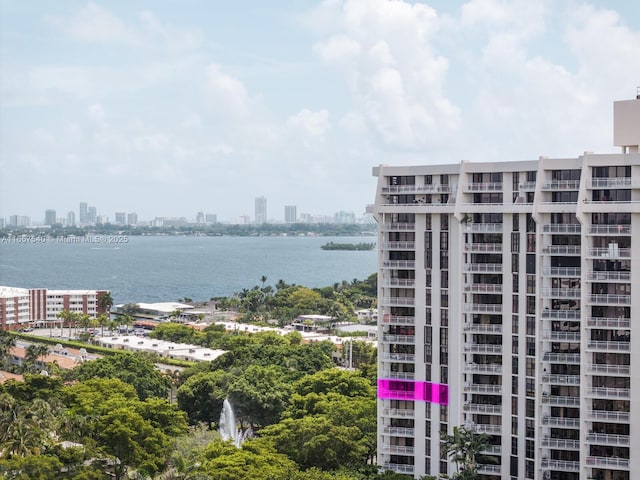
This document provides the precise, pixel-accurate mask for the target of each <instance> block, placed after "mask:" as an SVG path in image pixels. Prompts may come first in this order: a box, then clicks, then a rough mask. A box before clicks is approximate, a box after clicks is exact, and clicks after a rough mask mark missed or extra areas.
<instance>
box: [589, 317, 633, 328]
mask: <svg viewBox="0 0 640 480" xmlns="http://www.w3.org/2000/svg"><path fill="white" fill-rule="evenodd" d="M587 327H592V328H593V327H596V328H622V329H625V328H631V320H630V319H628V318H621V317H620V318H610V317H588V318H587Z"/></svg>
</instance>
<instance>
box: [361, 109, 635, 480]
mask: <svg viewBox="0 0 640 480" xmlns="http://www.w3.org/2000/svg"><path fill="white" fill-rule="evenodd" d="M614 131H615V133H614V143H615V144H616V145H617V146H619V147H621V150H622V153H619V154H599V155H596V154H592V153H585V154H584V155H580V156H579V157H576V158H556V159H550V158H542V157H541V158H540V159H538V160H534V161H518V162H505V163H469V162H461V163H460V164H451V165H428V166H403V167H400V166H398V167H390V166H380V167H376V168H374V175H375V176H377V177H378V186H377V192H376V199H375V205H373V206H372V207H369V211H370V212H371V213H373V214H374V215H375V218H376V220H377V222H378V227H379V228H378V231H379V233H378V236H379V238H378V245H379V252H378V254H379V272H378V285H379V286H378V295H379V316H378V318H379V326H378V330H379V332H378V333H379V337H378V338H379V339H380V340H379V348H378V359H379V360H378V463H379V464H380V465H381V466H384V467H386V468H388V469H391V470H394V471H396V472H399V473H406V474H411V475H413V476H414V477H416V478H418V477H420V476H422V475H434V476H437V475H438V474H439V473H448V474H449V475H451V474H452V473H454V471H455V466H454V465H452V463H451V461H450V460H449V458H447V455H446V452H445V449H444V446H443V444H442V442H441V436H440V435H441V432H446V433H448V434H452V433H453V429H454V427H456V426H464V427H466V428H467V429H469V430H472V431H475V432H479V433H486V434H488V435H489V439H490V442H489V443H490V445H489V447H488V448H487V450H486V451H485V452H483V453H484V456H483V457H481V464H480V465H479V472H480V478H482V479H490V480H499V479H512V480H515V479H518V480H519V479H536V480H538V479H540V480H543V479H549V480H554V479H555V480H560V479H562V480H578V479H602V480H632V479H637V478H640V456H638V455H636V457H634V458H631V455H630V454H631V452H634V451H635V452H639V451H640V402H638V401H637V399H638V398H640V360H639V359H640V343H638V341H636V346H635V347H634V346H633V343H632V342H631V339H632V338H635V339H636V340H638V338H640V322H636V321H632V318H638V315H639V314H640V295H638V294H637V293H638V291H639V290H638V289H639V288H640V263H639V260H640V259H639V257H638V255H639V254H638V252H640V153H639V152H638V145H640V97H639V98H638V99H636V100H630V101H622V102H615V103H614ZM634 252H635V253H634ZM634 288H635V290H633V289H634ZM633 291H635V292H636V294H635V295H633V294H632V292H633ZM634 365H635V367H634ZM633 398H636V400H635V401H632V399H633Z"/></svg>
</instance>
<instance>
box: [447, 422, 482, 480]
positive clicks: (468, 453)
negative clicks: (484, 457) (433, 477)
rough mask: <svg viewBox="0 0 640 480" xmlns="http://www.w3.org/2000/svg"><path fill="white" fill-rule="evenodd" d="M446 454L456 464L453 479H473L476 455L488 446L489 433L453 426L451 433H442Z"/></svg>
mask: <svg viewBox="0 0 640 480" xmlns="http://www.w3.org/2000/svg"><path fill="white" fill-rule="evenodd" d="M442 440H443V441H444V443H445V446H446V449H447V454H448V455H449V457H451V460H453V462H454V463H455V464H456V470H457V472H456V473H455V474H454V475H453V477H452V478H453V479H454V480H473V479H475V478H477V477H478V459H477V457H478V455H479V454H480V453H481V452H482V451H484V450H486V449H487V447H488V446H489V435H487V434H484V433H483V434H480V433H476V432H474V431H473V430H467V429H466V428H465V427H453V435H447V434H445V433H443V435H442Z"/></svg>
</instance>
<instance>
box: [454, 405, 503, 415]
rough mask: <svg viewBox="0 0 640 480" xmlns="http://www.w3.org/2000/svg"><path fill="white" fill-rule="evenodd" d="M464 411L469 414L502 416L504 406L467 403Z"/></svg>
mask: <svg viewBox="0 0 640 480" xmlns="http://www.w3.org/2000/svg"><path fill="white" fill-rule="evenodd" d="M462 409H463V410H464V411H465V412H467V413H486V414H493V415H502V405H488V404H486V403H470V402H468V403H465V404H464V406H463V407H462Z"/></svg>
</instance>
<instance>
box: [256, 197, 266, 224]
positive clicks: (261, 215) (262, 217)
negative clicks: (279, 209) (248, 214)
mask: <svg viewBox="0 0 640 480" xmlns="http://www.w3.org/2000/svg"><path fill="white" fill-rule="evenodd" d="M255 207H256V208H255V220H256V223H258V224H260V223H266V222H267V199H266V198H265V197H256V201H255Z"/></svg>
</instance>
